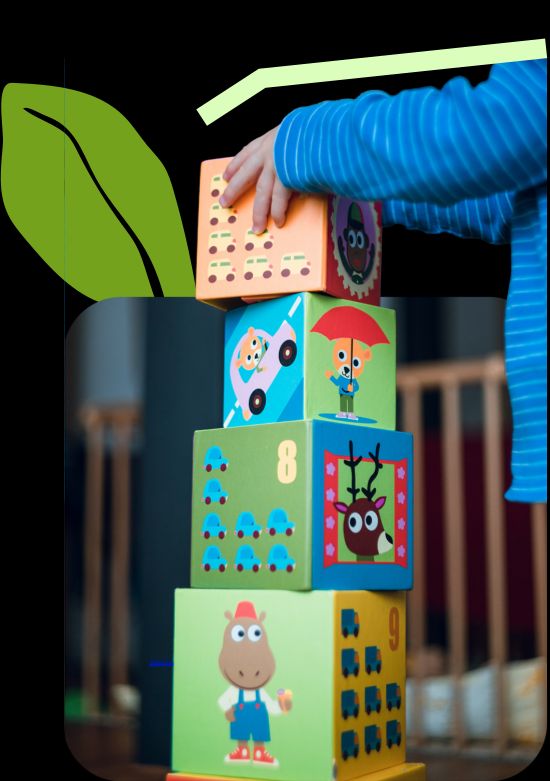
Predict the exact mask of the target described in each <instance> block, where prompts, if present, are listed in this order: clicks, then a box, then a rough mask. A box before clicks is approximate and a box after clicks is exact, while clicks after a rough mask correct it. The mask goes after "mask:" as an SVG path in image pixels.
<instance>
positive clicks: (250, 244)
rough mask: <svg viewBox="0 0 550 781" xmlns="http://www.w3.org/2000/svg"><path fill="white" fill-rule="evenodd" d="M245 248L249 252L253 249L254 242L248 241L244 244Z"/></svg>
mask: <svg viewBox="0 0 550 781" xmlns="http://www.w3.org/2000/svg"><path fill="white" fill-rule="evenodd" d="M244 248H245V250H246V251H247V252H250V251H251V250H253V249H254V244H252V242H251V241H247V242H246V244H245V245H244Z"/></svg>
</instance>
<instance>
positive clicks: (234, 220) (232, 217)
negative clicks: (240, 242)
mask: <svg viewBox="0 0 550 781" xmlns="http://www.w3.org/2000/svg"><path fill="white" fill-rule="evenodd" d="M227 222H237V218H236V217H235V215H234V214H232V215H231V217H230V218H229V219H228V220H227Z"/></svg>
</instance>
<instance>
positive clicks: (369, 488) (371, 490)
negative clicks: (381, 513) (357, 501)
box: [361, 442, 384, 502]
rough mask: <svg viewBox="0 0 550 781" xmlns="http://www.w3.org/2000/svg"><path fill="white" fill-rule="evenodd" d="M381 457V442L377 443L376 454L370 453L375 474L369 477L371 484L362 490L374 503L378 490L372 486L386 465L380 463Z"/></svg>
mask: <svg viewBox="0 0 550 781" xmlns="http://www.w3.org/2000/svg"><path fill="white" fill-rule="evenodd" d="M379 455H380V442H377V443H376V453H369V456H370V457H371V458H372V460H373V463H374V472H373V473H372V475H371V476H370V477H369V482H368V485H367V487H366V488H361V490H362V491H363V493H364V494H365V496H366V497H367V499H368V500H369V502H372V500H373V499H374V495H375V493H376V488H372V484H373V483H374V481H375V480H376V478H377V476H378V472H379V471H380V470H381V469H383V468H384V464H381V463H380V459H379V458H378V456H379Z"/></svg>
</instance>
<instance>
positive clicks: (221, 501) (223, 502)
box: [220, 496, 227, 504]
mask: <svg viewBox="0 0 550 781" xmlns="http://www.w3.org/2000/svg"><path fill="white" fill-rule="evenodd" d="M226 501H227V499H226V498H225V496H220V504H225V503H226Z"/></svg>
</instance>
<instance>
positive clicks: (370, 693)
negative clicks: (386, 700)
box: [365, 686, 382, 716]
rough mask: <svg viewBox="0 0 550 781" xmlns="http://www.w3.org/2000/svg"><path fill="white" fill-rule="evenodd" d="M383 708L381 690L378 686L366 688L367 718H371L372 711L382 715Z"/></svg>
mask: <svg viewBox="0 0 550 781" xmlns="http://www.w3.org/2000/svg"><path fill="white" fill-rule="evenodd" d="M381 707H382V702H381V697H380V689H379V688H378V686H366V687H365V712H366V714H367V716H370V714H371V713H372V711H376V712H377V713H380V709H381Z"/></svg>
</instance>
